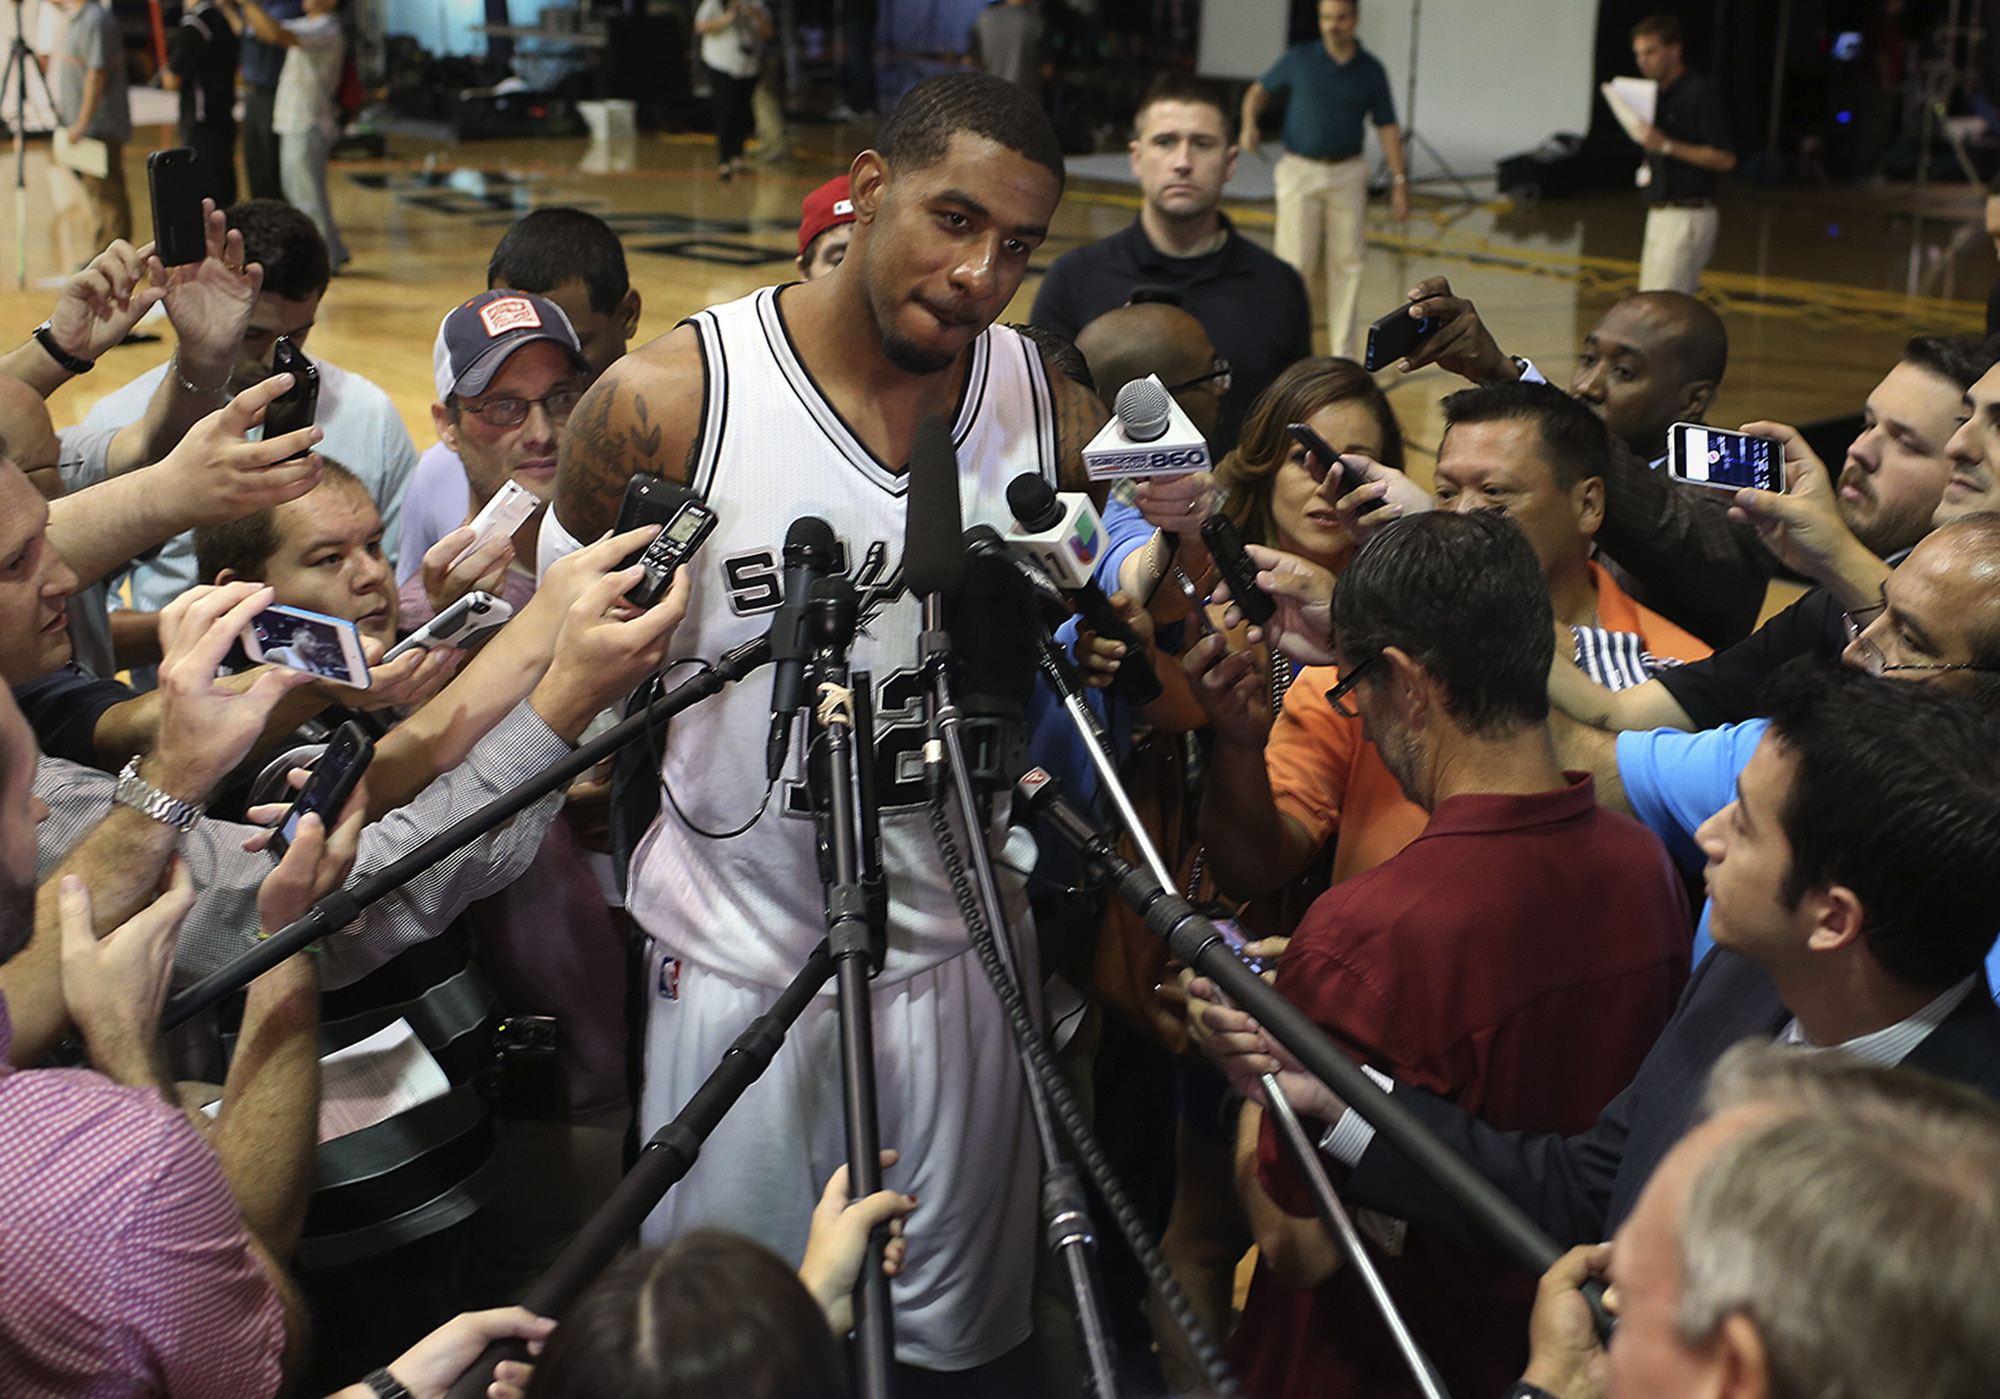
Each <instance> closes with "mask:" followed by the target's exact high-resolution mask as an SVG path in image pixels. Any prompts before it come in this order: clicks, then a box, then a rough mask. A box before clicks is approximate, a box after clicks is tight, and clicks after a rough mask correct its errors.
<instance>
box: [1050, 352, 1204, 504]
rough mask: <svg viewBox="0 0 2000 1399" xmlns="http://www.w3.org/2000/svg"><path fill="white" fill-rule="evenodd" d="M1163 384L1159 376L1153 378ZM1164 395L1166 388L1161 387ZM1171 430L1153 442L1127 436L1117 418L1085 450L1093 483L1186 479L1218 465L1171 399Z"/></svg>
mask: <svg viewBox="0 0 2000 1399" xmlns="http://www.w3.org/2000/svg"><path fill="white" fill-rule="evenodd" d="M1150 377H1151V378H1152V379H1153V382H1154V383H1159V376H1157V375H1153V376H1150ZM1161 388H1162V391H1164V389H1165V385H1161ZM1167 414H1168V416H1167V430H1166V431H1165V432H1163V433H1161V434H1160V435H1159V436H1158V437H1156V438H1154V439H1153V440H1152V441H1150V442H1137V441H1134V440H1133V439H1132V438H1131V437H1129V436H1127V435H1126V432H1125V425H1124V423H1123V422H1121V421H1120V420H1119V418H1118V417H1117V416H1116V415H1113V417H1112V419H1111V421H1110V422H1108V423H1106V424H1105V425H1104V430H1103V431H1102V432H1100V433H1098V434H1097V436H1095V437H1093V438H1092V439H1091V440H1090V443H1089V445H1088V446H1086V447H1085V448H1084V449H1083V465H1084V469H1085V470H1086V471H1087V472H1088V473H1089V475H1090V479H1091V480H1093V481H1122V480H1128V479H1132V478H1139V477H1148V476H1185V475H1187V474H1188V473H1189V472H1190V471H1207V470H1208V469H1209V468H1210V467H1211V466H1213V465H1214V463H1213V461H1212V460H1211V459H1210V457H1209V453H1208V442H1207V439H1205V438H1204V437H1203V436H1202V435H1201V433H1200V432H1199V431H1198V430H1196V428H1195V425H1194V423H1193V421H1192V420H1190V419H1189V417H1188V415H1187V413H1186V412H1185V411H1183V410H1182V408H1181V406H1180V404H1179V403H1177V402H1175V401H1174V399H1173V397H1172V396H1171V395H1169V396H1168V398H1167Z"/></svg>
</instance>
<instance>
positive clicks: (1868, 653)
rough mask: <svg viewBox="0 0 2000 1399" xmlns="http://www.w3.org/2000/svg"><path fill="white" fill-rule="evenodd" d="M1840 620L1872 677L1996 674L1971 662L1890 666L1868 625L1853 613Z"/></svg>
mask: <svg viewBox="0 0 2000 1399" xmlns="http://www.w3.org/2000/svg"><path fill="white" fill-rule="evenodd" d="M1861 610H1862V611H1863V612H1874V613H1876V615H1878V616H1879V615H1880V614H1881V610H1882V609H1881V608H1880V607H1879V606H1878V607H1873V608H1868V607H1864V608H1862V609H1861ZM1840 620H1841V625H1842V629H1843V630H1844V631H1845V632H1846V633H1847V644H1848V645H1850V646H1853V647H1855V648H1856V649H1857V650H1858V651H1859V652H1860V653H1861V668H1862V669H1863V670H1865V671H1867V672H1868V673H1869V674H1870V675H1875V676H1882V675H1896V674H1900V673H1903V672H1906V671H1914V672H1918V673H1921V674H1939V673H1942V672H1944V671H1947V670H1970V671H1976V672H1978V673H1979V674H1982V675H1990V674H1993V673H1994V668H1993V667H1992V666H1983V665H1977V664H1975V663H1973V662H1971V661H1950V662H1940V663H1939V664H1936V665H1890V664H1889V658H1888V657H1887V656H1885V655H1884V654H1883V653H1882V648H1881V647H1880V646H1878V645H1876V644H1875V642H1874V640H1873V639H1871V638H1870V637H1869V636H1867V635H1866V632H1867V623H1864V622H1861V621H1859V620H1857V619H1856V617H1855V616H1854V614H1853V613H1852V612H1843V613H1841V614H1840ZM1870 620H1871V621H1872V620H1873V619H1872V618H1871V619H1870Z"/></svg>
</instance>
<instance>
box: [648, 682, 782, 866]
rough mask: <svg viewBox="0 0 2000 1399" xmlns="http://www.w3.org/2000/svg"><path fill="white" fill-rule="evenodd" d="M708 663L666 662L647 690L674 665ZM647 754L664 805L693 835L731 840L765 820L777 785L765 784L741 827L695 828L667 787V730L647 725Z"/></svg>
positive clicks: (655, 684) (649, 683)
mask: <svg viewBox="0 0 2000 1399" xmlns="http://www.w3.org/2000/svg"><path fill="white" fill-rule="evenodd" d="M708 664H709V662H708V661H706V660H703V659H702V658H701V657H700V656H681V657H678V658H677V659H675V660H672V661H669V662H668V663H667V665H666V668H665V669H663V670H661V671H660V672H659V674H657V675H655V676H654V677H653V678H652V679H651V680H649V681H647V682H646V683H647V686H648V687H649V688H652V689H659V688H660V687H663V686H664V685H665V684H666V683H667V671H670V670H672V669H673V668H674V667H675V666H682V665H697V666H705V665H708ZM646 751H647V753H648V755H649V756H650V757H651V758H652V760H653V771H654V772H656V773H658V774H659V775H660V795H661V796H663V797H665V798H666V799H667V805H668V806H670V807H672V808H673V809H674V815H676V816H678V817H680V818H681V824H682V825H683V826H686V827H687V828H688V829H689V830H691V831H693V832H694V833H695V834H696V835H698V836H701V837H703V838H705V839H707V840H734V839H736V837H738V836H740V835H743V834H744V833H745V832H747V831H748V830H749V829H750V828H751V827H752V826H754V825H756V824H757V823H758V822H759V821H761V820H763V819H764V811H765V808H767V807H768V806H770V804H771V793H772V792H774V791H776V790H777V788H778V784H777V783H776V782H767V783H765V784H764V799H763V800H762V801H760V802H758V803H757V809H756V810H755V811H753V812H751V813H750V818H749V819H748V820H747V821H745V822H744V823H743V824H742V825H740V826H738V827H736V828H735V829H734V830H729V831H711V830H708V829H706V828H704V827H702V826H698V825H696V824H695V821H694V818H693V817H692V816H689V815H688V814H687V813H686V812H685V811H683V810H681V804H680V800H679V799H678V798H677V797H675V796H674V789H673V788H671V787H669V786H668V785H667V751H666V730H665V728H664V727H663V726H659V725H650V724H649V725H648V726H647V728H646Z"/></svg>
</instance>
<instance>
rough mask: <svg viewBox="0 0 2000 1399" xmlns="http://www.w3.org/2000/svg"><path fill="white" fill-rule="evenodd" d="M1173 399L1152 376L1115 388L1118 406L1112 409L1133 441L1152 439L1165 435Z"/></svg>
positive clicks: (1170, 418) (1170, 419)
mask: <svg viewBox="0 0 2000 1399" xmlns="http://www.w3.org/2000/svg"><path fill="white" fill-rule="evenodd" d="M1172 403H1173V399H1172V398H1170V397H1168V395H1167V391H1166V389H1165V388H1164V387H1163V386H1161V385H1160V384H1157V383H1155V382H1154V381H1153V380H1151V379H1134V380H1133V381H1132V382H1131V383H1129V384H1127V385H1126V386H1125V387H1124V388H1122V389H1120V390H1118V406H1117V408H1116V409H1115V410H1114V411H1116V412H1117V414H1118V421H1119V422H1120V423H1121V424H1123V426H1124V428H1125V435H1126V436H1127V437H1129V438H1131V439H1132V440H1133V441H1134V442H1151V441H1153V440H1154V439H1155V438H1157V437H1162V436H1165V434H1166V431H1167V424H1168V423H1169V422H1170V421H1172V418H1173V413H1172V409H1171V405H1172Z"/></svg>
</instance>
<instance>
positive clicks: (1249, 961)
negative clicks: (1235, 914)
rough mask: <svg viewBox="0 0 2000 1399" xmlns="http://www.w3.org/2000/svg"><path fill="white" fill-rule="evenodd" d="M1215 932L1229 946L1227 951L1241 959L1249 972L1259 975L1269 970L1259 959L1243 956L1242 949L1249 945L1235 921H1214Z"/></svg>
mask: <svg viewBox="0 0 2000 1399" xmlns="http://www.w3.org/2000/svg"><path fill="white" fill-rule="evenodd" d="M1215 931H1216V932H1218V933H1221V934H1222V940H1223V941H1224V942H1226V943H1228V944H1229V950H1230V951H1231V952H1234V953H1235V954H1236V955H1237V956H1238V957H1241V958H1243V965H1244V966H1246V967H1248V968H1250V970H1251V971H1253V972H1257V973H1260V974H1261V973H1263V972H1265V971H1268V970H1269V969H1270V968H1269V967H1268V966H1267V965H1266V964H1265V962H1264V960H1263V959H1262V958H1261V957H1247V956H1244V953H1243V949H1244V948H1245V947H1246V946H1248V945H1249V941H1250V940H1249V939H1248V938H1246V937H1245V936H1244V935H1243V930H1242V929H1241V928H1239V927H1237V926H1236V920H1235V919H1233V918H1218V919H1216V920H1215Z"/></svg>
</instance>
